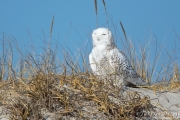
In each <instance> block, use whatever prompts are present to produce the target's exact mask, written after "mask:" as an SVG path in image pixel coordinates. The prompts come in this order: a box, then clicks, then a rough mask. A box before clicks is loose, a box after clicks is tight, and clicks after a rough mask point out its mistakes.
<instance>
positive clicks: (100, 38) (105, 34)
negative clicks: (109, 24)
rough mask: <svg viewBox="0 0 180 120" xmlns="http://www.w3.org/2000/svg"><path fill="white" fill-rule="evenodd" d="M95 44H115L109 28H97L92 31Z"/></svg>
mask: <svg viewBox="0 0 180 120" xmlns="http://www.w3.org/2000/svg"><path fill="white" fill-rule="evenodd" d="M92 39H93V46H98V45H112V44H114V40H113V37H112V34H111V31H109V30H108V29H107V28H97V29H96V30H94V31H93V33H92Z"/></svg>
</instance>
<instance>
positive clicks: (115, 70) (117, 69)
mask: <svg viewBox="0 0 180 120" xmlns="http://www.w3.org/2000/svg"><path fill="white" fill-rule="evenodd" d="M92 42H93V49H92V51H91V53H90V55H89V62H90V66H91V69H92V71H93V73H94V74H95V75H98V76H105V75H106V76H107V75H116V76H117V78H119V81H122V82H123V83H122V84H124V85H126V86H129V85H130V84H131V85H132V84H133V85H135V86H142V85H146V84H147V83H146V82H144V81H143V80H142V79H141V77H140V76H139V75H138V74H137V73H136V71H135V70H134V69H133V67H132V66H131V63H130V62H129V60H128V59H127V57H126V56H125V54H124V53H122V52H121V51H120V50H119V49H118V48H117V47H116V45H115V44H114V40H113V37H112V34H111V31H109V30H108V29H107V28H98V29H96V30H94V31H93V33H92Z"/></svg>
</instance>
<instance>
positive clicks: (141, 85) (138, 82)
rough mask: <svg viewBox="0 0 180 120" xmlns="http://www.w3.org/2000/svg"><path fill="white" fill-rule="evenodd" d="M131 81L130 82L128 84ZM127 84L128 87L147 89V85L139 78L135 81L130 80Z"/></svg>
mask: <svg viewBox="0 0 180 120" xmlns="http://www.w3.org/2000/svg"><path fill="white" fill-rule="evenodd" d="M130 81H132V82H130ZM130 81H128V82H127V84H126V85H127V86H128V87H133V88H147V87H149V84H148V83H147V82H145V81H144V80H142V79H141V78H138V79H137V80H135V79H134V80H130Z"/></svg>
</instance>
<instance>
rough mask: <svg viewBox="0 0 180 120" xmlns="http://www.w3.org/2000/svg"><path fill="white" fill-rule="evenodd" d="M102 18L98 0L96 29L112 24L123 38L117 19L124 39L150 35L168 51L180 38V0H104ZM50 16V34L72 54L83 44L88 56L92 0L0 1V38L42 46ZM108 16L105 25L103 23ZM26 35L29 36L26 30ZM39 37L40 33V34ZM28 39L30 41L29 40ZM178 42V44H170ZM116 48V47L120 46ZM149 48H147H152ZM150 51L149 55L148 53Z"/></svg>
mask: <svg viewBox="0 0 180 120" xmlns="http://www.w3.org/2000/svg"><path fill="white" fill-rule="evenodd" d="M105 2H106V8H107V12H108V16H107V15H106V12H105V10H104V7H103V4H102V1H101V0H98V25H99V26H98V27H109V28H110V29H111V30H112V31H113V34H115V31H114V29H113V25H115V26H116V27H117V29H118V30H119V32H118V35H117V36H116V37H115V38H116V39H117V40H118V39H122V38H123V33H122V30H121V28H120V24H119V21H121V22H122V23H123V26H124V28H125V30H126V34H127V37H128V38H129V39H131V40H132V41H133V43H134V44H135V45H137V47H138V44H146V42H147V41H148V40H149V39H150V38H151V37H152V35H153V36H154V39H157V40H158V42H160V43H162V44H163V45H164V46H165V47H167V49H168V50H171V49H172V48H173V47H174V40H177V37H176V35H175V33H174V30H173V29H175V30H176V33H177V34H178V35H179V36H180V12H179V11H180V1H178V0H171V1H170V0H146V1H145V0H136V1H135V0H126V1H125V0H124V1H123V0H114V1H112V0H105ZM53 15H54V27H53V34H52V36H53V37H52V38H53V40H55V41H56V42H54V43H57V42H58V44H60V45H62V46H63V47H64V48H66V47H69V48H70V49H71V50H72V51H73V52H74V51H76V50H77V49H76V47H80V46H83V45H84V44H85V46H86V47H85V48H87V51H86V49H85V50H84V51H83V52H85V53H87V54H89V52H90V50H91V47H92V43H91V37H90V35H91V33H92V30H93V29H96V28H97V25H96V15H95V9H94V0H51V1H50V0H43V1H40V0H18V1H15V0H11V1H10V0H1V1H0V33H1V34H0V39H2V33H4V34H5V36H6V37H7V38H8V36H13V37H15V38H16V40H17V42H18V45H19V47H20V48H21V49H27V47H28V46H30V45H34V46H35V47H37V50H38V47H40V46H41V47H42V46H43V45H42V44H43V43H42V40H41V39H44V38H45V39H46V40H49V38H50V37H49V36H50V35H49V33H50V25H51V21H52V16H53ZM107 17H108V24H107V23H106V22H107ZM28 32H29V33H30V36H29V34H28ZM44 35H45V37H44ZM31 39H32V40H31ZM176 45H177V46H178V44H176ZM120 47H121V46H120ZM152 51H153V50H152ZM152 54H153V53H152Z"/></svg>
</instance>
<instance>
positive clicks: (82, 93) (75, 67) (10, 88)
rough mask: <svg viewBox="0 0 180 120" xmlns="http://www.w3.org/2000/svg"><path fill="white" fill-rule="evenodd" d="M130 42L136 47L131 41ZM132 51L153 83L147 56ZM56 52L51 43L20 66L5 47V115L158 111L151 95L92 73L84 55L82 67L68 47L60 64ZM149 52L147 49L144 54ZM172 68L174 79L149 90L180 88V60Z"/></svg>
mask: <svg viewBox="0 0 180 120" xmlns="http://www.w3.org/2000/svg"><path fill="white" fill-rule="evenodd" d="M126 41H128V40H126ZM9 43H10V42H9ZM11 44H12V43H11ZM11 44H9V48H10V49H12V48H11V46H12V45H11ZM126 44H127V45H129V47H131V48H133V47H132V42H127V43H126ZM2 45H4V42H2ZM15 46H16V47H17V46H18V45H15ZM17 48H18V47H17ZM127 48H128V46H127ZM127 51H128V52H129V55H130V58H131V61H132V64H133V65H134V67H135V69H136V70H137V71H138V73H139V74H140V75H141V76H142V77H143V78H144V79H145V80H146V81H148V82H149V83H150V82H151V80H152V76H150V75H149V74H151V73H150V72H149V69H148V68H147V65H146V64H147V62H146V59H145V57H144V58H142V60H138V57H137V56H135V55H136V53H135V52H134V49H128V50H127ZM55 53H56V52H55V51H53V50H52V49H50V48H48V47H47V49H44V54H43V55H39V57H40V58H39V59H37V58H35V57H37V56H33V55H32V54H29V53H28V54H27V55H26V56H23V58H21V59H20V61H21V62H20V63H21V64H20V65H19V66H18V65H17V66H16V67H13V63H12V61H13V60H12V59H13V57H12V54H13V52H12V51H11V52H8V53H5V50H4V53H3V54H2V56H1V63H0V64H1V66H0V81H1V82H0V104H1V108H2V107H3V110H4V111H3V112H1V114H2V115H1V117H2V116H3V117H4V116H5V117H6V118H9V119H13V120H20V119H22V120H27V119H31V120H37V119H146V118H151V117H152V116H151V115H150V114H149V113H153V111H154V112H156V108H155V107H154V105H153V104H151V98H150V97H149V96H148V95H144V94H141V93H138V92H133V91H125V92H121V91H122V90H121V88H119V87H118V88H117V87H115V86H113V83H111V82H106V83H104V82H103V80H100V79H99V78H97V77H96V76H94V75H93V74H92V73H91V71H90V70H89V68H88V65H87V63H86V61H85V59H84V58H83V57H82V58H83V60H82V61H83V62H82V63H81V64H82V65H84V66H83V70H82V69H81V68H80V67H79V64H80V63H77V61H73V60H72V58H71V56H70V55H68V53H67V52H63V54H64V61H62V62H61V63H58V62H57V61H56V59H57V58H56V55H55ZM145 54H146V53H143V52H142V56H144V55H145ZM155 61H157V60H155ZM154 64H155V62H154ZM58 70H59V72H57V71H58ZM153 70H154V71H155V69H153ZM154 71H151V72H154ZM172 71H173V72H171V73H172V74H171V77H169V80H165V81H163V82H161V83H158V84H155V85H151V86H147V87H146V89H151V90H153V91H154V93H155V92H159V91H161V92H162V91H173V90H179V89H180V81H179V68H178V65H177V64H174V68H173V70H172ZM161 78H165V77H164V76H161ZM156 107H157V106H156ZM161 112H164V111H161ZM168 115H169V117H170V118H172V116H171V115H170V114H168Z"/></svg>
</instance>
